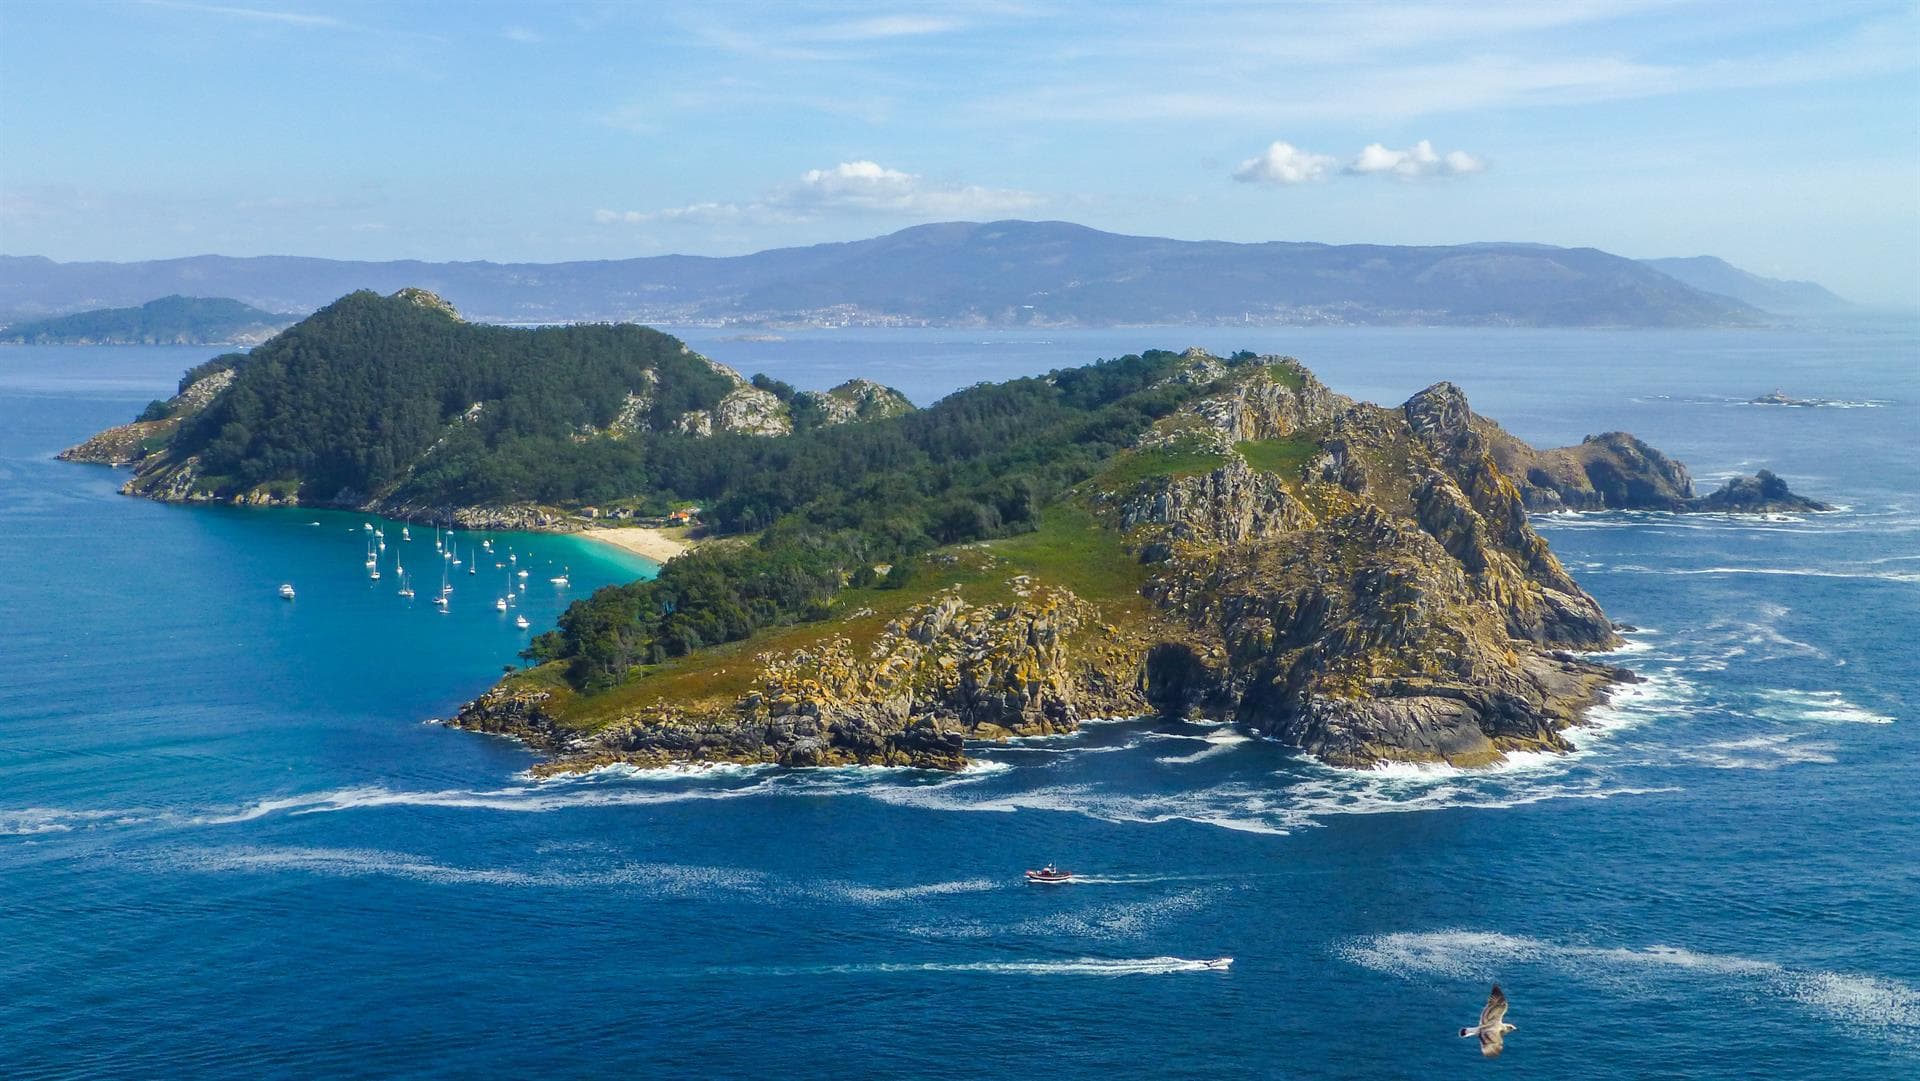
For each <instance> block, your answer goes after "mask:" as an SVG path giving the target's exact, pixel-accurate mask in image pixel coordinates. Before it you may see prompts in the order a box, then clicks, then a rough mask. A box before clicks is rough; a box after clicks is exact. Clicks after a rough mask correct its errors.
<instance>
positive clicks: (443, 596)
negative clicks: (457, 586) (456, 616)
mask: <svg viewBox="0 0 1920 1081" xmlns="http://www.w3.org/2000/svg"><path fill="white" fill-rule="evenodd" d="M452 592H453V586H452V585H450V584H448V582H447V565H446V563H445V561H442V562H441V564H440V595H439V596H437V597H435V598H433V605H434V607H436V608H438V609H440V610H441V611H442V612H444V611H446V610H447V594H449V593H452Z"/></svg>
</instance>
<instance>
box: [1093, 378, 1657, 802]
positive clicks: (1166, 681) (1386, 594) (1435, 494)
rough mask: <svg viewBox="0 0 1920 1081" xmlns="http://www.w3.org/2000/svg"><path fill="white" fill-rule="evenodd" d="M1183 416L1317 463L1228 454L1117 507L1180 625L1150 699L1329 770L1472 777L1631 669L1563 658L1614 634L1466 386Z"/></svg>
mask: <svg viewBox="0 0 1920 1081" xmlns="http://www.w3.org/2000/svg"><path fill="white" fill-rule="evenodd" d="M1302 403H1309V404H1307V406H1306V410H1307V411H1306V412H1305V413H1304V415H1303V414H1302V411H1301V405H1302ZM1191 413H1192V415H1194V416H1197V417H1200V418H1202V419H1203V420H1204V421H1205V422H1207V423H1209V424H1212V425H1217V426H1219V427H1221V428H1222V429H1223V430H1227V431H1230V432H1231V433H1232V434H1234V435H1247V434H1251V435H1255V436H1258V437H1259V438H1263V439H1274V438H1287V439H1299V438H1302V437H1303V434H1304V436H1305V437H1307V438H1310V439H1311V440H1312V441H1313V442H1314V443H1315V444H1316V445H1317V449H1318V453H1317V454H1315V455H1312V456H1311V457H1309V458H1308V459H1307V460H1306V461H1305V463H1304V464H1303V465H1302V467H1301V468H1300V470H1299V472H1298V473H1297V474H1290V475H1285V476H1283V475H1279V474H1274V473H1265V472H1262V471H1259V470H1256V469H1254V468H1252V466H1251V465H1250V464H1249V463H1248V462H1246V461H1243V460H1242V459H1241V458H1240V457H1239V456H1238V455H1236V456H1235V457H1233V458H1232V459H1230V460H1229V462H1228V463H1227V464H1226V465H1224V466H1222V467H1221V468H1220V469H1218V470H1215V471H1213V472H1212V473H1209V474H1206V475H1204V476H1199V477H1192V476H1189V477H1164V478H1156V479H1153V480H1149V481H1147V482H1145V483H1143V484H1142V485H1141V487H1140V489H1139V490H1138V491H1136V492H1135V493H1134V494H1132V495H1131V496H1130V497H1129V498H1126V499H1124V500H1121V501H1120V502H1119V504H1118V507H1119V510H1118V521H1119V524H1120V525H1121V526H1122V527H1124V528H1127V529H1129V530H1130V533H1129V537H1130V540H1131V542H1132V544H1133V545H1134V547H1135V550H1136V551H1138V552H1139V553H1140V556H1141V558H1143V559H1145V560H1148V561H1150V562H1153V563H1154V564H1156V570H1155V573H1154V575H1153V577H1152V579H1151V580H1150V582H1149V584H1148V586H1147V593H1148V595H1149V596H1150V597H1151V598H1152V599H1154V600H1155V601H1157V602H1159V603H1160V604H1162V605H1164V606H1166V607H1167V608H1168V609H1169V610H1171V611H1173V612H1175V613H1177V614H1178V615H1180V616H1181V617H1182V618H1183V619H1184V620H1185V621H1186V623H1187V626H1188V627H1189V629H1190V630H1191V631H1192V632H1193V633H1192V634H1191V635H1190V636H1186V637H1184V638H1183V639H1182V640H1179V641H1165V642H1161V643H1159V644H1157V645H1156V646H1155V647H1153V650H1152V652H1151V654H1150V660H1149V663H1148V665H1147V673H1148V674H1147V693H1148V696H1149V698H1150V699H1151V700H1152V701H1153V702H1154V703H1155V704H1156V706H1157V707H1159V708H1161V709H1163V710H1166V711H1169V712H1181V711H1187V710H1198V711H1201V712H1205V713H1208V714H1210V715H1212V716H1215V717H1218V718H1221V719H1227V720H1232V721H1235V722H1237V723H1239V724H1243V725H1246V726H1248V727H1250V728H1252V729H1254V730H1255V731H1258V732H1261V733H1264V734H1267V735H1271V736H1273V737H1275V738H1277V739H1280V740H1283V741H1285V742H1288V743H1291V744H1293V745H1295V746H1299V747H1302V748H1304V749H1306V750H1308V751H1311V752H1312V753H1314V754H1316V755H1318V756H1320V757H1321V758H1323V759H1325V760H1327V761H1329V762H1332V763H1335V764H1338V765H1355V766H1365V765H1370V764H1372V763H1374V762H1378V761H1381V760H1415V761H1420V760H1446V761H1450V762H1455V763H1458V764H1463V765H1475V764H1485V763H1488V762H1492V761H1495V760H1497V759H1498V758H1499V757H1500V756H1501V755H1502V754H1504V753H1505V752H1507V751H1510V750H1518V749H1535V748H1545V749H1565V748H1566V746H1567V744H1566V740H1565V737H1564V736H1562V735H1561V734H1560V731H1561V729H1563V728H1565V727H1566V726H1568V725H1569V724H1573V723H1577V721H1578V719H1579V717H1580V715H1581V713H1582V711H1583V710H1585V709H1586V708H1588V707H1589V706H1591V705H1593V704H1594V703H1596V702H1598V701H1600V700H1602V699H1603V698H1604V697H1605V694H1606V688H1607V687H1608V686H1610V685H1611V684H1613V683H1615V682H1617V681H1619V680H1620V679H1623V678H1627V676H1626V674H1625V673H1623V672H1622V671H1621V670H1619V669H1616V668H1612V667H1610V666H1606V665H1600V664H1595V663H1593V662H1589V661H1585V660H1581V659H1578V658H1576V657H1574V656H1573V655H1572V654H1571V653H1570V652H1568V651H1570V650H1594V649H1605V648H1609V647H1611V646H1613V645H1616V644H1618V641H1619V639H1618V638H1617V637H1616V636H1615V634H1614V632H1613V629H1612V626H1611V624H1610V623H1609V622H1608V621H1607V619H1606V616H1605V615H1604V614H1603V613H1602V612H1601V610H1600V607H1599V605H1598V604H1597V603H1596V602H1595V601H1594V600H1593V598H1592V597H1590V596H1588V595H1587V594H1586V592H1585V591H1583V590H1581V589H1580V587H1579V586H1578V585H1577V584H1576V583H1575V582H1574V581H1573V579H1572V578H1571V576H1569V575H1568V574H1567V573H1566V571H1565V570H1564V569H1563V568H1562V567H1561V566H1560V564H1559V562H1558V561H1557V560H1556V559H1555V558H1554V557H1553V554H1552V552H1551V551H1550V550H1549V549H1548V547H1547V544H1546V542H1545V541H1544V540H1543V539H1542V538H1541V537H1540V536H1539V535H1538V534H1537V533H1535V532H1534V531H1533V529H1532V527H1531V525H1530V524H1529V523H1528V520H1527V514H1526V509H1525V506H1524V504H1523V501H1522V499H1521V496H1520V493H1519V491H1518V489H1517V488H1516V487H1515V485H1514V484H1513V483H1512V482H1511V481H1510V480H1509V479H1508V478H1507V477H1506V476H1505V475H1504V474H1503V473H1502V472H1501V470H1500V468H1499V467H1498V465H1496V464H1495V462H1494V460H1493V457H1492V454H1491V452H1490V450H1489V447H1488V445H1487V441H1486V440H1485V438H1484V437H1483V436H1482V435H1481V433H1480V432H1479V431H1478V430H1476V427H1475V421H1476V418H1475V417H1474V415H1473V413H1472V411H1471V410H1470V409H1469V408H1468V405H1467V401H1466V397H1465V395H1464V394H1462V393H1461V392H1460V390H1459V388H1457V387H1454V386H1452V385H1451V384H1444V383H1443V384H1440V385H1438V386H1435V387H1431V388H1429V389H1428V390H1426V391H1423V392H1422V393H1421V394H1419V395H1416V396H1415V397H1414V398H1412V399H1411V400H1409V401H1408V402H1407V403H1406V404H1405V405H1404V406H1402V407H1401V408H1400V409H1399V410H1387V409H1381V408H1379V407H1377V406H1372V405H1367V404H1364V403H1355V402H1352V401H1351V400H1348V399H1345V398H1341V397H1339V396H1336V395H1331V394H1330V393H1327V392H1325V389H1324V388H1322V387H1319V386H1318V384H1317V381H1312V380H1311V379H1310V377H1309V380H1308V381H1307V382H1305V383H1304V384H1303V385H1302V386H1301V387H1299V388H1298V391H1297V392H1296V393H1295V394H1294V395H1293V396H1291V397H1287V396H1270V395H1267V394H1265V393H1262V392H1261V391H1260V390H1259V388H1257V387H1256V388H1254V392H1253V393H1245V392H1236V393H1232V394H1230V395H1226V396H1224V397H1223V398H1219V399H1209V400H1206V401H1203V402H1201V403H1198V404H1197V405H1196V406H1195V407H1194V408H1193V409H1192V410H1191ZM1303 420H1304V421H1305V423H1304V424H1302V423H1301V421H1303ZM1164 423H1165V424H1166V425H1167V426H1169V427H1176V428H1177V427H1181V426H1183V424H1184V423H1186V422H1185V420H1184V418H1181V417H1175V418H1173V419H1172V420H1170V421H1168V422H1164Z"/></svg>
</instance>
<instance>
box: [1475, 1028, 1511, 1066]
mask: <svg viewBox="0 0 1920 1081" xmlns="http://www.w3.org/2000/svg"><path fill="white" fill-rule="evenodd" d="M1504 1050H1506V1037H1504V1036H1502V1035H1500V1029H1499V1028H1498V1026H1496V1027H1494V1028H1491V1029H1481V1030H1480V1053H1481V1054H1482V1055H1485V1056H1486V1057H1488V1058H1499V1057H1500V1052H1502V1051H1504Z"/></svg>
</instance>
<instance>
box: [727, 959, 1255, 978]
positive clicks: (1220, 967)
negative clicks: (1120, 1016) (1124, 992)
mask: <svg viewBox="0 0 1920 1081" xmlns="http://www.w3.org/2000/svg"><path fill="white" fill-rule="evenodd" d="M1232 963H1233V959H1232V958H1230V957H1218V958H1205V959H1198V958H1187V957H1141V958H1133V959H1107V958H1100V957H1080V958H1075V959H1073V960H1061V961H899V962H874V963H866V964H846V965H740V966H733V967H726V968H709V969H703V970H701V971H702V972H703V973H704V974H706V975H713V976H824V975H885V974H893V973H985V974H989V975H997V976H1165V975H1170V974H1173V973H1177V972H1225V971H1227V970H1228V969H1229V968H1230V967H1231V966H1232Z"/></svg>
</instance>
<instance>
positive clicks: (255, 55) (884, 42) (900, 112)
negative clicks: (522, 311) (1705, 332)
mask: <svg viewBox="0 0 1920 1081" xmlns="http://www.w3.org/2000/svg"><path fill="white" fill-rule="evenodd" d="M999 218H1026V219H1052V220H1066V221H1075V222H1080V223H1083V224H1086V225H1090V226H1093V227H1095V228H1100V229H1107V230H1112V231H1116V232H1124V233H1134V234H1145V235H1155V236H1172V237H1180V238H1186V239H1218V240H1235V241H1263V240H1305V241H1321V242H1326V243H1383V244H1451V243H1463V242H1471V241H1493V240H1512V241H1534V242H1540V243H1547V244H1558V245H1567V246H1591V247H1597V248H1603V249H1605V250H1608V251H1612V252H1616V253H1618V254H1621V255H1627V256H1633V257H1651V256H1665V255H1699V254H1712V255H1718V256H1721V257H1723V258H1725V259H1727V260H1729V261H1730V262H1733V263H1734V264H1736V265H1738V266H1741V267H1743V268H1745V269H1748V270H1751V271H1754V272H1755V273H1759V274H1765V275H1768V276H1776V277H1789V278H1803V279H1811V280H1815V281H1818V282H1820V283H1822V284H1824V285H1827V286H1828V287H1829V288H1832V289H1834V290H1836V291H1837V292H1839V293H1841V294H1842V295H1843V296H1847V297H1849V298H1850V299H1854V300H1858V301H1862V302H1866V303H1871V304H1880V305H1886V304H1892V305H1901V306H1908V307H1912V306H1920V4H1916V3H1914V2H1911V0H1909V2H1873V0H1827V2H1823V3H1807V4H1798V3H1785V2H1777V3H1763V4H1755V3H1752V2H1751V0H1748V2H1742V3H1718V2H1708V0H1613V2H1605V3H1601V2H1588V0H1554V2H1544V0H1543V2H1525V3H1513V4H1469V3H1449V4H1429V3H1417V2H1393V3H1362V2H1355V3H1335V2H1312V3H1260V4H1254V3H1204V2H1189V3H1180V4H1145V3H1115V2H1111V0H1109V2H1105V3H1100V2H1094V3H1079V2H1069V0H1061V2H1047V0H1034V2H1019V0H1011V2H1005V3H1001V2H990V0H988V2H970V0H946V2H942V3H939V4H911V3H876V4H866V3H815V2H807V0H794V2H782V3H731V2H728V0H705V2H699V3H673V2H657V3H615V4H608V3H560V2H555V3H520V4H494V3H483V2H466V3H447V4H436V3H424V2H422V3H377V4H376V3H322V2H319V0H299V2H291V0H290V2H285V3H281V2H275V0H231V2H207V3H201V2H189V0H144V2H143V0H121V2H114V3H90V2H86V0H0V252H3V253H6V254H12V255H45V256H49V257H52V258H55V259H60V260H94V259H104V260H135V259H152V258H165V257H172V256H181V255H193V254H204V253H217V254H226V255H264V254H280V255H312V256H325V257H331V258H350V259H401V258H410V259H429V260H465V259H488V260H496V261H531V262H548V261H560V260H569V259H604V258H624V257H630V256H637V255H657V254H663V253H668V252H685V253H692V254H705V255H732V254H740V253H744V252H749V251H757V250H760V249H764V248H771V247H782V246H787V245H796V244H811V243H817V242H821V241H830V240H852V239H858V238H862V237H867V236H874V235H878V234H881V233H886V232H891V231H893V230H895V229H899V228H903V227H905V226H908V225H914V224H919V223H922V222H928V221H951V220H976V221H984V220H994V219H999Z"/></svg>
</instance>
